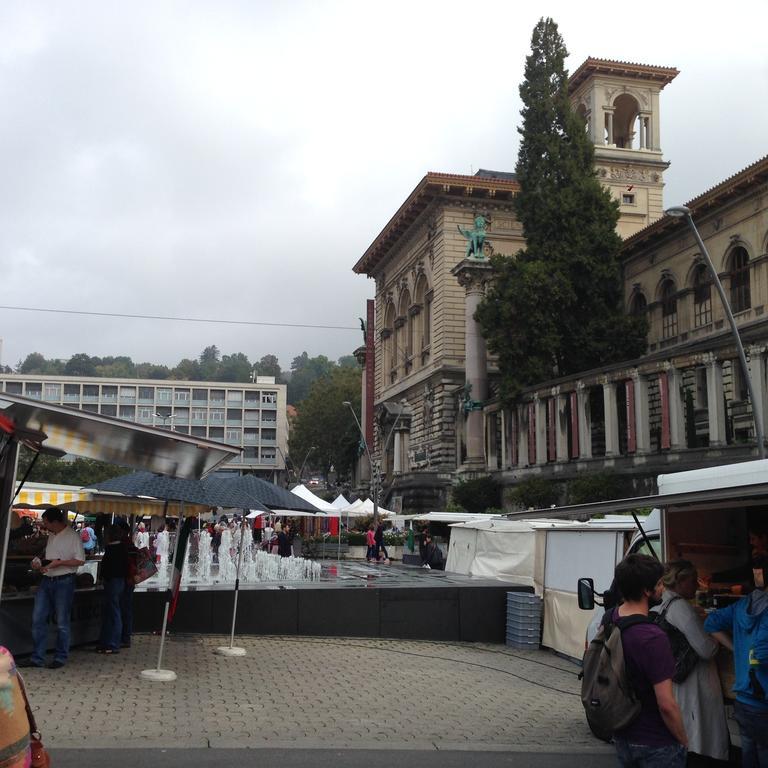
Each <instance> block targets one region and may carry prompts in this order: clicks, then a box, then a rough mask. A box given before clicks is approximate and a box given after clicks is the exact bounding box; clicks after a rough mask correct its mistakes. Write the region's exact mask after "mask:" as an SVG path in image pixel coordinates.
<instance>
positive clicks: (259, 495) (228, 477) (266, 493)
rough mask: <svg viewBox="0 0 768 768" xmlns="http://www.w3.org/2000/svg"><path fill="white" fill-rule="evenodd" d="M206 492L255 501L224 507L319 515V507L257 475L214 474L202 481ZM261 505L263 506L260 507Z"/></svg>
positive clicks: (218, 495) (217, 495)
mask: <svg viewBox="0 0 768 768" xmlns="http://www.w3.org/2000/svg"><path fill="white" fill-rule="evenodd" d="M201 482H202V484H203V487H204V488H205V489H206V492H207V493H209V494H210V495H211V496H213V497H216V498H219V497H223V496H226V495H227V494H233V495H234V494H242V496H243V497H244V498H248V499H251V500H252V501H253V503H252V504H250V505H241V504H229V505H222V506H232V507H243V508H247V509H255V510H257V511H259V510H261V511H264V509H280V510H288V511H293V512H312V513H313V514H317V507H314V506H312V504H310V503H309V502H308V501H305V500H304V499H302V498H300V497H299V496H297V495H296V494H295V493H291V492H290V491H286V490H285V488H281V487H280V486H279V485H275V484H274V483H268V482H267V481H266V480H262V479H261V478H260V477H256V475H235V474H223V473H219V474H213V475H208V477H206V478H205V479H204V480H202V481H201ZM259 504H261V505H263V506H258V505H259Z"/></svg>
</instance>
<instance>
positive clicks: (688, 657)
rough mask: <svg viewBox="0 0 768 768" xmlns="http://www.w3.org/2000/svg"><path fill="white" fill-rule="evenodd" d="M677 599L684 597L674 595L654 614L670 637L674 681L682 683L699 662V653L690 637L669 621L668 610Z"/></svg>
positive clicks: (655, 622)
mask: <svg viewBox="0 0 768 768" xmlns="http://www.w3.org/2000/svg"><path fill="white" fill-rule="evenodd" d="M675 600H682V598H681V597H680V595H677V596H675V597H673V598H672V599H671V600H670V601H669V602H668V603H667V604H666V606H664V610H663V611H660V612H659V613H657V614H656V615H655V616H653V622H654V624H656V626H657V627H659V628H660V629H663V630H664V632H665V633H666V635H667V637H668V638H669V644H670V645H671V646H672V655H673V656H674V657H675V674H674V675H672V682H673V683H682V682H683V681H684V680H685V679H686V678H687V677H688V675H690V674H691V672H693V669H694V667H695V666H696V665H697V664H698V663H699V654H698V653H696V651H694V650H693V648H692V647H691V644H690V643H689V642H688V638H687V637H686V636H685V635H684V634H683V633H682V632H681V631H680V630H679V629H678V628H677V627H676V626H674V625H673V624H670V623H669V622H668V621H667V611H668V610H669V606H670V605H672V603H674V602H675Z"/></svg>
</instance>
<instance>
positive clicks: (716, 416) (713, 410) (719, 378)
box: [707, 355, 726, 447]
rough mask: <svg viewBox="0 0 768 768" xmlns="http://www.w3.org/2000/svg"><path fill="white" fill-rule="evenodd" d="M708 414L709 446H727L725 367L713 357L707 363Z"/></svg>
mask: <svg viewBox="0 0 768 768" xmlns="http://www.w3.org/2000/svg"><path fill="white" fill-rule="evenodd" d="M707 414H708V416H709V444H710V446H712V447H715V446H721V445H725V444H726V439H725V400H724V399H723V367H722V365H721V364H720V361H719V360H716V359H715V357H714V356H713V355H711V356H710V359H709V361H708V362H707Z"/></svg>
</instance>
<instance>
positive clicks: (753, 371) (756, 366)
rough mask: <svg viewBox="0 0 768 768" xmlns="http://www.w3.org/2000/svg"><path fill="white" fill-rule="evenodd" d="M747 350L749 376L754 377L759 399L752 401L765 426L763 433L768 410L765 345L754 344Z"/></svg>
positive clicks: (754, 385)
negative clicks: (767, 405)
mask: <svg viewBox="0 0 768 768" xmlns="http://www.w3.org/2000/svg"><path fill="white" fill-rule="evenodd" d="M747 351H748V352H749V376H750V378H751V379H752V391H753V392H754V393H755V400H756V401H757V402H755V403H752V410H753V412H754V414H755V418H756V419H757V420H759V422H760V424H761V425H762V427H763V434H765V414H766V411H767V410H768V409H767V408H766V404H768V401H767V400H766V396H767V395H768V387H767V386H766V374H765V347H763V346H759V345H757V344H753V345H752V346H750V347H749V349H748V350H747ZM755 439H757V435H755Z"/></svg>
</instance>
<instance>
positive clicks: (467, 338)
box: [451, 259, 491, 472]
mask: <svg viewBox="0 0 768 768" xmlns="http://www.w3.org/2000/svg"><path fill="white" fill-rule="evenodd" d="M451 274H453V275H454V276H455V277H456V279H457V280H458V281H459V285H461V286H462V287H463V288H464V290H465V291H466V299H465V303H464V350H465V352H464V354H465V368H466V374H465V382H466V386H467V390H468V393H469V398H468V400H467V402H466V406H465V407H466V411H465V412H466V443H467V458H466V461H465V462H464V464H463V465H462V467H459V472H478V471H484V469H485V466H486V462H485V424H484V417H483V403H484V402H485V399H486V398H487V397H488V356H487V354H486V349H485V339H484V338H483V336H482V334H481V333H480V323H478V322H477V320H475V312H476V311H477V308H478V306H479V305H480V302H481V301H482V299H483V296H484V294H485V286H486V285H487V283H488V281H489V280H490V277H491V265H490V263H489V262H488V261H487V260H484V259H483V260H480V259H464V260H463V261H461V262H459V263H458V264H457V265H456V266H455V267H454V268H453V269H452V270H451Z"/></svg>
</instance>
